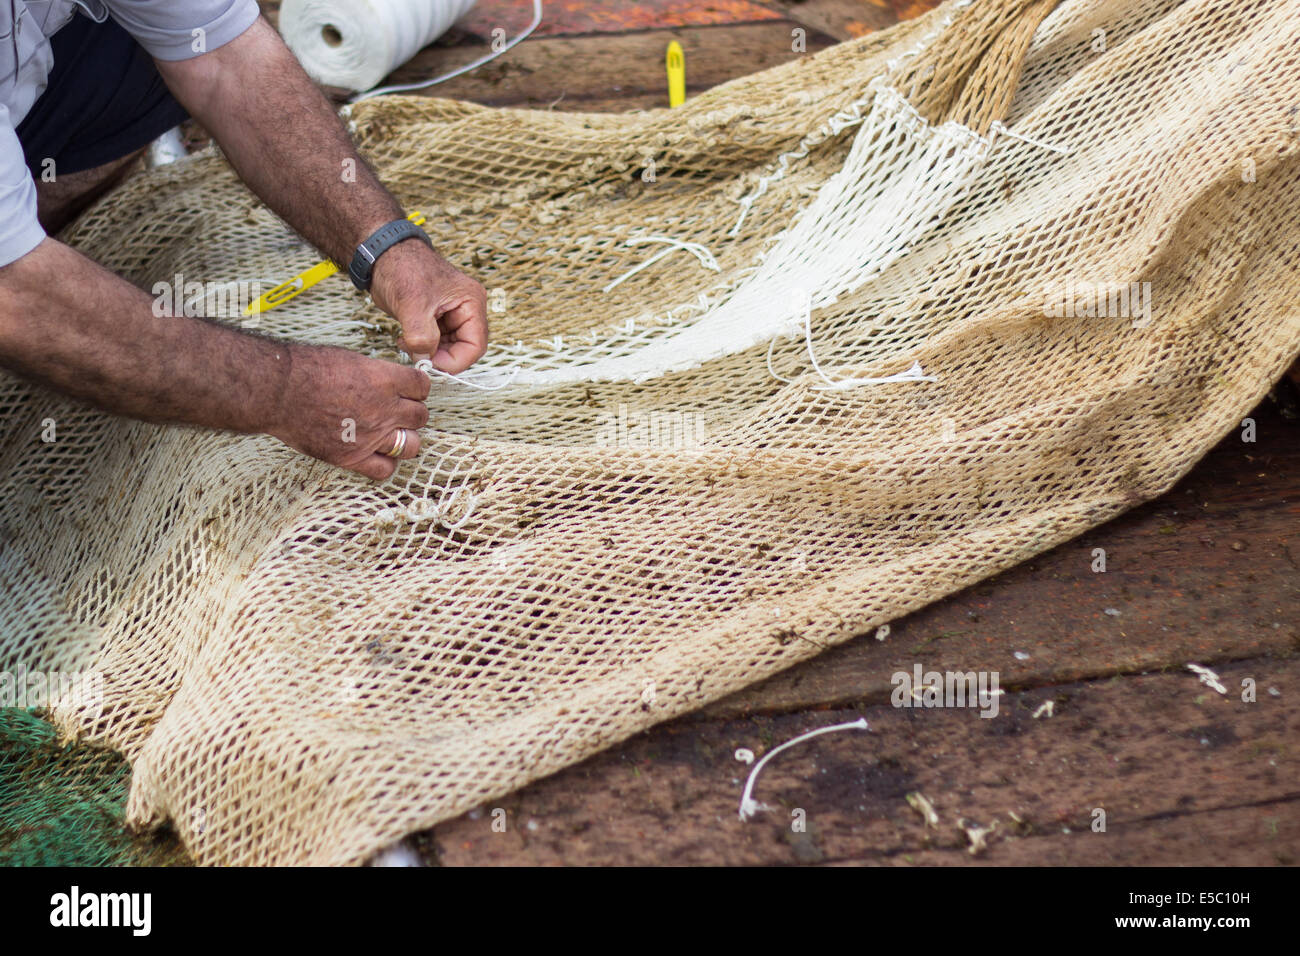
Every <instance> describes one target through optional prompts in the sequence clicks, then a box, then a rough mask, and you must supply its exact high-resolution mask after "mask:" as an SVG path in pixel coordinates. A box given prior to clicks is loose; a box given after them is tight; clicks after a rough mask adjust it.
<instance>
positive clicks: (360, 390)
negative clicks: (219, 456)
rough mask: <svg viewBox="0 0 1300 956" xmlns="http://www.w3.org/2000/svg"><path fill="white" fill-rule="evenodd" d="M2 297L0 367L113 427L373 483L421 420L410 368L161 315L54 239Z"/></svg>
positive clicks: (2, 275)
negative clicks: (214, 439) (197, 432)
mask: <svg viewBox="0 0 1300 956" xmlns="http://www.w3.org/2000/svg"><path fill="white" fill-rule="evenodd" d="M0 290H3V295H0V365H2V366H3V367H5V368H6V369H8V370H10V371H12V372H14V373H16V374H18V375H20V376H22V377H24V378H27V379H29V380H33V381H37V382H40V383H42V384H44V385H47V386H49V387H51V388H54V389H56V390H57V391H60V392H63V393H64V394H67V395H71V396H74V397H76V398H80V399H83V400H84V401H86V402H88V403H90V404H93V405H95V406H97V407H99V408H103V409H105V410H107V411H111V412H116V413H118V414H120V415H127V416H130V417H132V418H140V419H144V420H146V421H155V422H169V423H185V424H191V425H206V426H209V427H212V428H223V429H229V430H231V431H237V432H250V433H251V432H265V433H267V434H270V435H274V436H275V437H277V438H279V439H280V440H281V441H284V442H285V443H286V444H288V445H290V446H292V447H294V448H297V449H298V450H299V451H303V452H306V453H308V454H310V455H314V456H315V457H317V458H321V459H324V460H326V461H330V462H332V463H333V464H336V465H340V466H342V467H346V468H351V469H352V470H354V471H357V472H359V473H361V474H364V475H366V476H367V477H370V478H375V479H383V478H387V477H388V476H389V475H391V474H392V472H393V470H394V469H395V467H396V462H394V461H393V460H392V459H390V458H387V457H385V456H384V455H383V454H381V453H380V450H382V449H383V448H387V447H391V445H392V441H393V435H394V434H395V432H396V430H397V429H398V428H409V429H417V428H420V427H421V426H423V425H424V424H425V422H426V421H427V420H428V409H427V408H426V407H425V405H424V398H425V396H426V395H427V394H428V390H429V380H428V379H427V378H426V377H425V376H424V375H423V374H422V373H421V372H418V371H416V370H415V369H412V368H404V367H402V366H400V365H395V364H394V363H392V362H380V361H376V360H374V359H369V358H365V357H364V356H360V355H356V354H354V353H352V352H348V351H345V350H343V349H328V348H318V347H314V346H305V345H295V344H290V343H286V342H277V341H275V340H273V339H268V338H263V337H261V336H255V335H249V334H246V333H244V332H241V331H239V330H237V329H233V328H229V327H227V326H223V325H220V324H218V323H215V322H209V321H205V320H203V319H197V318H187V317H184V316H180V317H172V316H169V315H166V314H159V310H157V309H155V308H154V302H153V300H152V299H151V298H150V297H149V296H148V295H146V294H145V293H144V292H142V291H141V290H139V289H137V288H135V287H134V286H132V285H131V284H129V283H127V282H125V281H124V280H122V279H120V278H119V277H117V276H115V275H113V274H112V273H111V272H109V271H108V270H106V269H104V268H103V267H102V266H99V265H97V264H96V263H94V262H92V261H90V260H89V259H87V258H86V257H85V256H82V255H81V254H80V253H78V252H76V251H74V250H73V249H71V248H69V247H68V246H65V245H64V244H62V243H60V242H57V241H55V240H53V239H46V240H44V241H43V242H42V243H41V244H40V245H38V246H37V247H36V248H35V249H33V250H32V251H31V252H29V253H28V254H27V255H25V256H23V257H22V258H20V259H18V260H16V261H15V262H12V263H10V264H9V265H7V266H4V267H3V268H0ZM349 418H350V419H352V421H353V422H354V423H355V425H354V428H353V429H352V431H353V432H354V433H355V434H354V435H349V434H347V433H345V431H344V428H343V420H344V419H349ZM348 437H352V438H354V440H352V441H349V440H347V438H348ZM416 447H417V445H416V444H414V443H413V444H412V445H411V447H410V448H409V454H407V455H406V456H404V457H412V456H413V455H414V454H415V449H416Z"/></svg>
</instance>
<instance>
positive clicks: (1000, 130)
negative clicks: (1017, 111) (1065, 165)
mask: <svg viewBox="0 0 1300 956" xmlns="http://www.w3.org/2000/svg"><path fill="white" fill-rule="evenodd" d="M989 132H990V133H991V134H993V135H992V136H990V137H989V146H990V147H992V145H993V142H994V140H996V139H997V138H998V135H999V134H1001V135H1003V136H1010V137H1011V138H1012V139H1018V140H1020V141H1021V142H1022V143H1028V144H1029V145H1030V146H1037V147H1038V148H1039V149H1049V150H1051V151H1052V152H1053V153H1060V154H1061V155H1062V156H1068V155H1069V154H1070V153H1072V152H1074V150H1072V149H1069V148H1068V147H1065V146H1055V145H1053V144H1052V143H1045V142H1043V141H1042V140H1041V139H1034V138H1033V137H1032V136H1026V135H1024V134H1023V133H1017V132H1016V131H1015V130H1013V129H1012V128H1011V127H1010V126H1008V125H1007V124H1006V123H1004V122H1002V120H994V121H993V125H992V126H990V127H989Z"/></svg>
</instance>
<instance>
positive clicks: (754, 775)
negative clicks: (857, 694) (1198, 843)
mask: <svg viewBox="0 0 1300 956" xmlns="http://www.w3.org/2000/svg"><path fill="white" fill-rule="evenodd" d="M870 729H871V728H870V727H868V726H867V719H866V718H865V717H861V718H859V719H858V720H854V721H851V722H850V723H847V724H834V725H833V726H830V727H820V728H818V729H817V730H810V731H808V733H806V734H800V735H799V736H798V737H795V738H794V739H793V740H787V741H786V742H785V743H783V744H781V746H779V747H775V748H773V749H772V750H769V751H768V752H767V753H765V754H764V755H763V759H762V760H760V761H759V762H758V763H756V764H754V769H753V770H751V771H749V779H748V780H746V781H745V792H744V793H742V794H741V796H740V819H741V820H748V819H749V818H750V817H752V816H753V815H754V814H756V813H758V812H760V811H762V810H771V809H772V808H771V807H769V806H767V805H766V804H762V803H758V802H757V801H755V800H754V798H753V792H754V782H755V781H756V780H757V779H758V774H759V771H761V770H762V769H763V767H764V765H765V764H766V763H767V762H768V761H769V760H771V759H772V758H773V757H775V756H776V755H777V754H779V753H780V752H781V751H782V750H785V749H787V748H789V747H793V746H794V745H795V744H797V743H801V742H802V741H805V740H808V739H810V738H812V737H816V736H818V735H819V734H829V733H833V732H834V731H836V730H870Z"/></svg>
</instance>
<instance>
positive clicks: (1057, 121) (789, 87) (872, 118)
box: [0, 0, 1300, 863]
mask: <svg viewBox="0 0 1300 956" xmlns="http://www.w3.org/2000/svg"><path fill="white" fill-rule="evenodd" d="M1297 34H1300V12H1298V10H1297V4H1296V3H1295V2H1288V0H1252V2H1246V0H1238V2H1227V0H1188V2H1184V3H1179V2H1175V0H1147V2H1131V0H1063V2H1061V3H1059V4H1056V3H1052V2H1047V0H976V2H974V3H969V4H948V5H946V6H944V7H943V8H940V9H939V10H936V11H935V12H934V13H933V14H930V15H927V16H924V17H922V18H919V19H918V20H916V21H912V22H909V23H906V24H904V25H901V26H899V27H897V28H895V29H893V30H890V31H888V32H886V33H882V34H878V35H873V36H870V37H867V38H865V39H862V40H859V41H855V42H852V43H847V44H843V45H841V46H838V47H836V48H833V49H830V50H827V51H825V52H823V53H820V54H817V55H815V56H812V55H809V56H805V57H803V58H801V59H800V60H799V61H797V62H794V63H792V64H790V65H788V66H783V67H780V68H777V69H773V70H769V71H767V72H765V73H761V74H758V75H756V76H753V77H749V78H745V79H742V80H738V81H736V82H733V83H729V84H727V85H725V86H723V87H720V88H718V89H715V90H713V91H711V92H709V93H706V94H704V95H701V96H699V97H697V98H696V99H694V100H693V101H691V102H690V103H688V104H687V105H686V106H684V107H682V108H680V109H678V110H674V111H671V112H670V111H666V110H664V111H655V112H650V113H643V114H634V115H626V116H595V115H581V114H560V113H555V112H545V111H538V112H528V111H514V110H492V109H486V108H482V107H478V106H474V105H468V104H463V103H454V102H447V101H439V100H429V99H414V98H409V99H385V100H380V101H368V102H366V103H363V104H360V105H358V106H357V107H356V108H355V109H354V111H353V112H352V114H351V116H350V119H351V121H352V122H353V123H354V125H355V131H356V135H357V137H358V139H359V141H360V143H361V144H362V146H363V148H364V149H365V150H366V151H367V153H368V154H369V155H370V156H371V157H372V158H373V159H374V161H375V163H376V165H377V167H378V169H379V170H380V172H381V174H382V176H383V177H384V179H385V180H386V181H387V182H388V183H389V184H391V185H392V187H393V188H394V189H395V191H396V192H397V193H398V194H399V195H400V197H401V199H402V201H403V202H404V203H405V204H406V205H407V206H408V208H411V209H420V210H423V211H424V212H425V213H426V214H427V215H428V216H429V223H430V225H429V228H430V230H431V232H432V233H433V234H434V236H435V238H436V240H437V242H438V243H439V244H440V246H441V248H442V249H443V250H444V251H445V252H446V253H447V255H448V256H449V257H450V258H451V259H452V260H453V261H454V262H456V263H457V264H458V265H460V266H462V267H463V268H464V269H465V270H466V271H468V272H470V273H471V274H473V275H476V276H477V277H479V278H481V279H482V281H483V282H484V284H485V285H486V286H487V287H488V289H489V290H501V291H500V292H494V293H493V294H492V301H493V303H494V304H495V306H494V307H495V308H497V309H504V311H498V312H494V313H493V315H492V319H493V323H494V325H493V332H494V346H493V348H492V349H491V350H490V352H489V355H488V356H487V358H486V359H485V360H484V362H483V363H481V364H480V366H478V367H476V369H475V370H472V372H471V373H470V375H469V376H468V378H470V379H472V380H473V381H474V382H475V384H477V385H480V386H485V385H486V386H492V387H493V388H494V389H495V390H492V391H488V390H484V389H483V388H473V387H470V386H468V385H465V384H456V383H451V382H445V381H436V382H435V383H434V389H433V394H432V395H431V397H430V403H431V406H432V410H433V422H432V425H431V427H430V428H428V429H427V430H426V431H425V433H424V442H425V445H424V452H423V453H422V455H421V457H420V458H419V459H418V460H416V461H413V462H409V463H406V464H404V465H403V466H402V468H401V469H400V470H399V471H398V473H397V475H396V476H395V477H394V478H393V480H391V481H389V482H388V483H386V484H383V485H371V484H368V483H366V482H365V481H364V480H362V479H358V478H355V477H351V476H349V475H347V474H344V473H341V472H338V471H335V470H333V469H331V468H329V467H327V466H325V465H322V464H319V463H316V462H313V461H309V460H306V459H304V458H303V457H301V456H299V455H297V454H296V453H294V452H292V451H290V450H288V449H286V448H284V447H283V446H280V445H278V444H277V443H276V442H275V441H273V440H271V439H269V438H258V437H241V436H232V435H225V434H216V433H211V432H206V431H197V430H187V429H174V428H159V427H153V426H149V425H144V424H138V423H134V422H129V421H123V420H118V419H114V418H110V417H107V416H104V415H100V414H98V413H95V412H91V411H86V410H83V409H80V408H78V407H76V406H74V405H72V404H70V403H67V402H64V401H62V400H61V399H59V398H57V397H55V396H52V395H50V394H48V393H46V392H43V391H41V390H39V389H36V388H33V387H30V386H27V385H24V384H21V383H18V382H14V381H11V380H8V379H5V380H4V381H3V384H2V385H0V396H2V398H0V409H2V410H3V414H2V415H0V433H2V434H3V439H4V440H3V445H2V446H0V448H2V451H0V455H3V460H2V462H0V489H2V490H0V500H2V501H3V505H2V507H0V518H2V521H3V534H0V578H3V580H4V583H5V590H4V595H3V598H2V599H0V620H3V622H4V631H3V633H4V637H3V638H0V661H4V662H6V663H7V664H8V665H9V666H11V667H12V666H17V665H20V664H21V665H26V666H29V667H46V668H49V667H53V666H63V667H75V666H83V667H84V666H89V665H93V666H95V667H96V668H98V669H100V670H102V671H103V672H104V674H105V681H106V694H107V697H106V706H105V708H104V710H103V713H102V715H100V716H98V717H96V716H95V715H94V713H93V712H92V711H91V710H89V709H78V708H76V707H65V708H63V709H62V710H60V711H59V713H58V714H57V718H58V720H59V722H60V725H61V727H62V728H63V729H64V730H66V731H67V732H69V733H71V734H75V735H77V736H80V737H82V738H85V739H88V740H90V741H93V742H98V743H102V744H105V745H108V746H111V747H114V748H117V749H119V750H121V751H122V752H124V753H125V754H126V755H127V756H128V757H129V758H130V760H131V761H132V764H133V768H134V778H133V783H132V791H131V798H130V807H129V809H130V814H131V816H132V818H133V819H134V820H135V821H137V822H141V823H146V822H159V821H163V820H165V819H170V820H172V821H174V822H175V824H176V826H177V829H178V831H179V833H180V834H181V836H182V838H183V839H184V841H185V843H186V845H187V846H188V848H189V849H190V850H191V851H192V852H193V854H194V855H195V856H196V858H197V859H198V860H200V861H202V862H205V863H289V862H310V863H352V862H358V861H361V860H363V859H365V858H366V857H367V856H368V855H369V854H371V853H372V852H374V851H375V850H377V849H378V848H380V847H382V846H384V845H386V844H388V843H391V842H392V841H394V840H395V839H397V838H399V837H401V836H402V835H403V834H406V833H408V832H411V831H413V830H416V829H419V828H424V827H428V826H430V825H432V824H434V823H436V822H438V821H440V820H443V819H446V818H448V817H449V816H452V815H455V814H457V813H460V812H462V811H464V810H466V809H468V808H470V807H473V806H476V805H478V804H480V803H481V802H482V801H483V800H485V799H487V798H491V797H494V796H497V795H501V794H504V793H506V792H508V791H510V790H512V789H513V788H516V787H518V786H520V785H522V784H524V783H526V782H528V781H530V780H533V779H535V778H537V777H539V776H542V775H544V774H547V773H550V772H553V771H555V770H557V769H558V768H560V767H563V766H565V765H567V764H571V763H573V762H575V761H578V760H580V759H582V758H583V757H585V756H587V755H589V754H591V753H593V752H595V751H597V750H599V749H601V748H602V747H606V746H609V745H610V744H613V743H615V742H617V741H619V740H622V739H624V738H626V737H628V736H629V735H631V734H633V733H635V732H636V731H638V730H641V729H643V728H645V727H647V726H649V725H651V724H653V723H655V722H658V721H662V720H664V719H666V718H668V717H672V716H674V715H676V714H680V713H682V712H684V711H687V710H690V709H692V708H695V707H698V706H700V705H702V704H704V703H706V702H708V701H711V700H714V699H716V698H718V697H720V696H722V695H724V694H727V693H728V692H731V691H734V690H736V689H738V688H740V687H743V686H745V685H747V684H750V683H752V682H754V681H757V680H759V679H761V678H763V677H766V676H768V675H770V674H772V673H774V672H776V671H778V670H780V669H782V668H785V667H788V666H790V665H791V664H794V663H796V662H798V661H801V660H804V659H806V658H808V657H811V656H812V655H815V654H817V653H818V652H819V651H820V650H822V649H823V648H825V647H827V646H829V645H832V644H835V643H838V642H841V641H844V640H847V639H848V638H850V637H852V636H854V635H856V634H861V633H863V632H865V631H866V630H868V629H870V628H872V627H874V626H876V625H878V624H881V623H884V622H887V621H889V620H891V619H894V618H896V617H898V616H900V615H902V614H904V613H905V612H907V611H910V610H912V609H914V608H917V607H920V606H922V605H924V604H926V603H928V602H931V601H934V600H936V599H937V598H939V597H941V596H943V595H945V594H948V593H951V592H952V591H954V590H956V589H958V588H961V587H963V586H965V585H968V584H970V583H972V582H974V581H976V580H978V579H980V578H983V577H985V576H988V575H990V574H993V573H994V572H996V571H998V570H1000V569H1002V568H1006V567H1008V566H1010V565H1013V564H1015V563H1017V562H1019V561H1022V560H1024V559H1026V558H1028V557H1030V556H1031V555H1034V554H1036V553H1038V552H1041V551H1043V550H1045V549H1047V548H1050V547H1052V546H1053V545H1055V544H1057V543H1059V542H1061V541H1064V540H1066V539H1068V538H1070V537H1072V536H1074V535H1077V534H1079V533H1080V532H1082V531H1083V530H1084V529H1086V528H1089V527H1091V526H1093V525H1096V524H1098V523H1100V522H1102V521H1105V520H1107V519H1108V518H1110V517H1112V516H1114V515H1116V514H1117V513H1119V512H1120V511H1122V510H1124V509H1126V508H1128V507H1131V506H1132V505H1134V504H1136V503H1138V502H1140V501H1143V500H1146V499H1149V498H1151V497H1153V496H1155V495H1158V494H1159V493H1161V492H1162V491H1163V490H1164V489H1166V488H1168V487H1169V486H1170V485H1171V484H1172V483H1173V482H1174V481H1175V480H1176V479H1177V478H1178V477H1179V476H1180V475H1182V474H1183V473H1184V472H1186V471H1187V470H1188V469H1189V468H1190V467H1191V465H1192V464H1193V463H1194V462H1195V461H1196V460H1197V459H1198V458H1199V457H1200V456H1201V455H1202V454H1203V453H1204V452H1205V451H1207V450H1208V449H1209V448H1210V447H1211V446H1212V445H1213V444H1214V443H1215V442H1216V441H1217V440H1218V439H1219V438H1221V437H1222V436H1223V435H1224V434H1225V432H1226V431H1228V430H1229V429H1231V428H1233V427H1234V426H1236V425H1238V424H1239V422H1240V420H1241V417H1242V416H1243V415H1244V414H1245V413H1246V412H1247V411H1248V410H1249V409H1250V408H1251V407H1252V405H1253V403H1255V402H1257V401H1258V400H1259V399H1260V398H1261V397H1262V396H1263V395H1264V393H1265V392H1266V391H1267V389H1268V387H1269V386H1270V384H1271V383H1272V382H1273V381H1274V380H1275V379H1276V378H1277V377H1279V376H1280V375H1281V373H1282V372H1283V370H1284V369H1285V367H1286V366H1287V364H1288V363H1289V362H1290V361H1291V360H1293V359H1294V358H1295V357H1296V354H1297V351H1300V314H1298V312H1297V308H1296V305H1295V301H1296V297H1297V294H1300V276H1298V275H1297V266H1298V265H1300V262H1298V257H1297V252H1298V251H1300V160H1298V159H1297V147H1298V145H1300V116H1298V110H1300V52H1298V51H1300V36H1298V35H1297ZM651 170H652V171H653V173H652V174H651ZM742 213H743V215H742ZM737 224H739V225H738V227H737ZM68 238H69V240H70V241H72V242H74V243H75V244H76V245H77V246H78V247H80V248H81V249H82V250H84V251H85V252H86V253H88V254H90V255H92V256H94V257H95V258H97V259H99V260H100V261H102V262H104V263H105V264H107V265H108V266H110V267H111V268H113V269H115V270H117V271H119V272H120V273H121V274H123V275H125V276H127V277H129V278H130V279H131V280H133V281H135V282H137V283H139V284H142V285H144V286H145V287H146V288H148V287H150V286H151V285H152V283H154V282H157V281H160V280H170V279H171V277H172V276H173V275H175V274H177V273H179V274H182V275H184V276H186V277H195V278H198V279H202V280H205V281H209V282H234V281H237V280H241V279H243V280H261V281H263V282H264V283H273V282H278V281H281V280H283V279H285V278H287V277H289V276H291V275H293V274H294V273H296V272H298V271H300V270H301V269H303V268H305V267H307V266H308V265H310V264H311V263H312V262H314V261H315V260H316V259H317V254H316V253H314V252H313V251H312V250H311V249H310V248H308V247H307V246H306V245H305V244H303V243H302V242H301V241H300V240H298V239H297V238H295V237H294V235H293V234H292V232H291V231H290V230H289V229H287V227H285V226H284V225H283V224H282V223H280V222H279V221H278V220H277V219H276V218H275V217H274V216H273V215H272V214H270V213H269V212H268V211H267V210H266V209H265V208H263V207H262V206H261V205H259V204H258V203H257V202H256V201H255V200H254V199H253V198H252V197H251V196H250V194H249V193H248V192H247V191H246V190H244V189H243V188H242V187H241V186H240V185H239V183H238V182H237V181H236V180H235V178H234V177H233V175H232V174H231V172H230V170H229V169H228V167H227V166H226V165H225V164H224V163H223V162H222V160H221V159H220V158H218V157H216V156H204V157H199V158H196V159H194V160H191V161H187V162H183V163H181V164H178V165H176V166H173V167H168V168H164V169H163V170H160V171H156V172H154V173H151V174H149V175H148V176H144V177H140V178H137V179H135V180H133V181H131V182H129V183H128V184H127V185H126V186H125V187H124V188H123V189H121V190H119V191H118V192H117V193H116V194H114V195H113V196H112V197H111V198H110V199H108V200H107V201H106V202H104V203H102V204H101V205H99V206H98V207H97V208H96V209H94V210H93V211H91V212H90V213H89V214H88V215H87V216H85V217H84V218H83V219H82V220H81V221H80V222H79V223H78V224H77V226H76V227H75V228H74V229H73V231H72V232H71V234H70V236H69V237H68ZM655 257H658V258H655ZM651 259H654V261H653V262H650V263H649V264H648V265H644V264H645V263H646V262H647V261H648V260H651ZM642 265H644V268H640V269H639V270H637V267H638V266H642ZM634 270H636V271H634ZM629 273H631V274H629ZM620 280H621V281H620ZM43 320H47V321H52V320H53V318H52V317H47V318H45V319H43ZM263 327H264V329H265V330H266V331H269V332H271V333H274V334H281V335H287V336H294V337H297V338H301V339H306V340H311V341H317V342H322V343H333V344H339V345H345V346H348V347H352V348H357V349H360V350H363V351H370V352H374V353H376V354H380V355H384V356H389V357H393V356H395V353H394V352H393V350H392V345H391V334H390V333H391V328H392V327H391V324H390V323H388V321H387V320H386V319H385V318H384V317H383V316H381V315H380V314H379V313H378V312H377V311H376V310H375V309H374V307H373V306H370V305H367V304H365V303H364V302H363V301H362V299H361V298H360V297H359V296H358V295H357V294H356V293H355V292H353V291H352V289H351V287H350V286H349V285H348V283H347V282H345V281H343V280H329V281H328V282H327V283H324V284H322V285H320V286H318V287H316V288H315V289H313V290H311V291H310V292H309V293H307V294H304V295H302V296H299V297H298V298H296V299H294V300H293V301H291V302H290V303H288V304H287V305H285V306H283V307H281V308H279V309H277V310H275V311H273V312H271V313H269V314H268V315H267V316H266V317H265V319H264V326H263ZM142 345H143V346H147V343H142ZM158 361H159V362H164V363H165V362H166V361H167V357H166V356H165V355H160V356H158ZM882 380H886V381H882ZM47 418H53V419H55V420H56V421H57V423H58V439H57V441H55V442H53V443H46V442H42V440H41V432H42V428H41V423H42V421H43V420H45V419H47Z"/></svg>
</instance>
